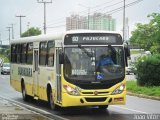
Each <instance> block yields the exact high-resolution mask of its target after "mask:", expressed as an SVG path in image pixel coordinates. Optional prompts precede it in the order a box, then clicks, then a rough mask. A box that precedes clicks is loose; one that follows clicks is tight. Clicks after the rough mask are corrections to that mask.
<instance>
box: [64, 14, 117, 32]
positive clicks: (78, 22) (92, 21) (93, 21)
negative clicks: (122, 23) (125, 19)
mask: <svg viewBox="0 0 160 120" xmlns="http://www.w3.org/2000/svg"><path fill="white" fill-rule="evenodd" d="M75 29H90V30H108V31H115V30H116V20H115V19H113V18H112V16H111V15H106V14H102V13H94V14H93V15H89V16H80V15H78V14H75V15H71V16H70V17H67V18H66V30H67V31H68V30H75Z"/></svg>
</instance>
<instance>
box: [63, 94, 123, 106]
mask: <svg viewBox="0 0 160 120" xmlns="http://www.w3.org/2000/svg"><path fill="white" fill-rule="evenodd" d="M62 100H63V102H62V107H69V106H99V105H115V104H125V102H126V91H123V92H122V93H121V94H116V95H107V96H106V95H103V96H102V95H94V96H72V95H69V94H68V93H63V94H62Z"/></svg>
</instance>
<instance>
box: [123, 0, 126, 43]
mask: <svg viewBox="0 0 160 120" xmlns="http://www.w3.org/2000/svg"><path fill="white" fill-rule="evenodd" d="M123 3H124V6H123V41H124V39H125V38H124V37H125V9H126V8H125V7H126V5H125V0H124V1H123Z"/></svg>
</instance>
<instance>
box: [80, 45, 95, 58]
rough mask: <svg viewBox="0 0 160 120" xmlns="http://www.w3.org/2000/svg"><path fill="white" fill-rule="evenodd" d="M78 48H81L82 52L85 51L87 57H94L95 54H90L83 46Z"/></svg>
mask: <svg viewBox="0 0 160 120" xmlns="http://www.w3.org/2000/svg"><path fill="white" fill-rule="evenodd" d="M78 47H79V48H80V49H81V50H83V52H84V53H86V54H87V56H89V57H93V54H91V53H89V52H88V51H87V50H86V49H85V48H84V47H82V46H81V45H78Z"/></svg>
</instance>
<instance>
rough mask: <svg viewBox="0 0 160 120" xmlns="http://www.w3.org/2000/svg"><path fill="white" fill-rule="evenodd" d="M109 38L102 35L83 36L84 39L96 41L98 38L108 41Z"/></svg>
mask: <svg viewBox="0 0 160 120" xmlns="http://www.w3.org/2000/svg"><path fill="white" fill-rule="evenodd" d="M108 39H109V38H108V37H106V36H102V37H98V36H97V37H83V40H84V41H96V40H100V41H106V40H108Z"/></svg>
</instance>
